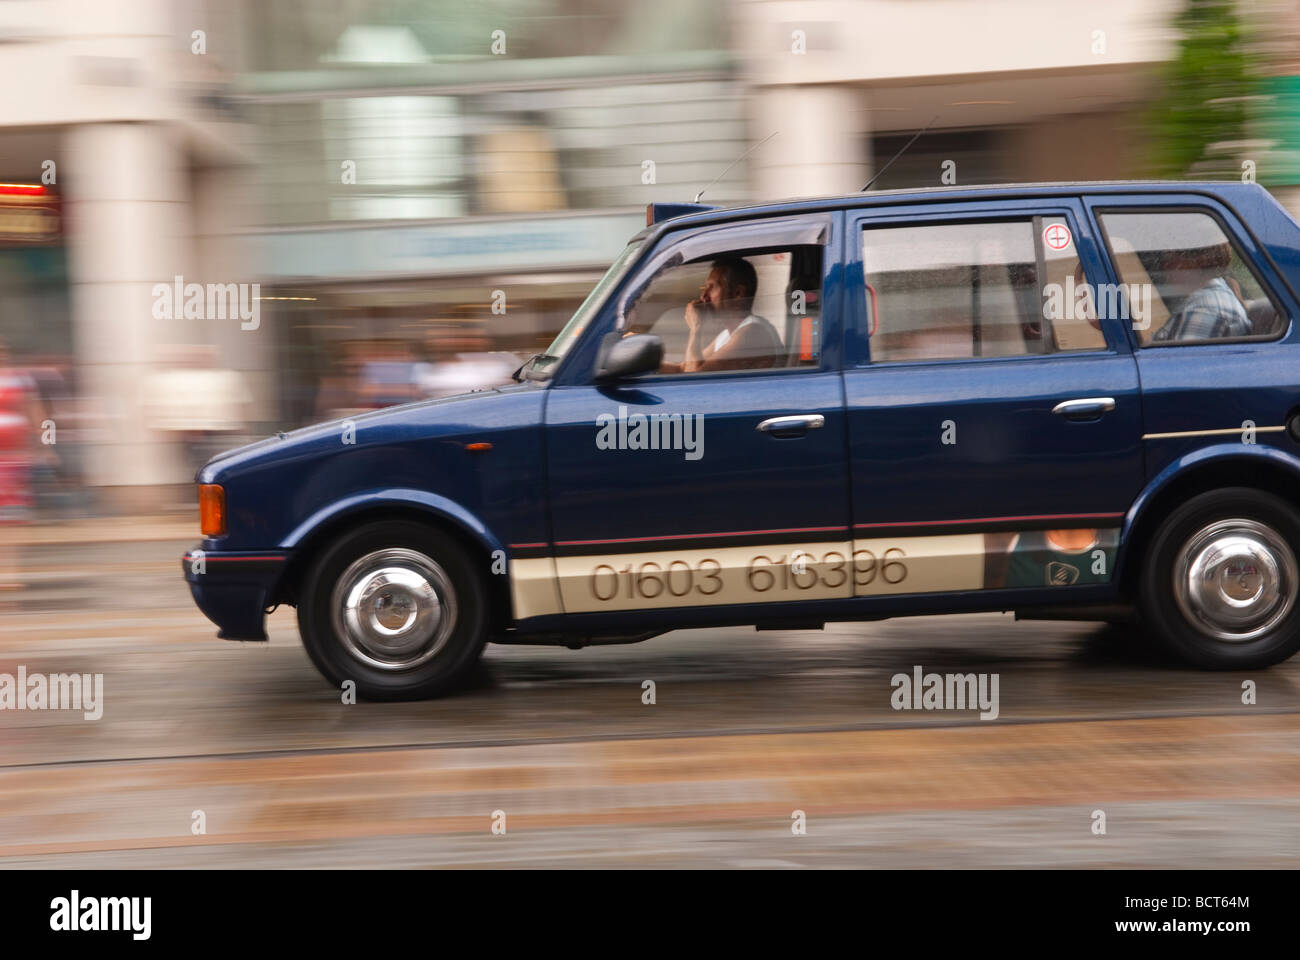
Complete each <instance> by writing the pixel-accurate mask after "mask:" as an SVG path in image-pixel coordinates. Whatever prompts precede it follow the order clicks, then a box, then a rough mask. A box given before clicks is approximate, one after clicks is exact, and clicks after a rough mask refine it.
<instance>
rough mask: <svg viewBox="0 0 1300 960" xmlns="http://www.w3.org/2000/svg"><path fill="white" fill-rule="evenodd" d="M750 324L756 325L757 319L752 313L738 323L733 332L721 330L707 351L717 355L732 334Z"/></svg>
mask: <svg viewBox="0 0 1300 960" xmlns="http://www.w3.org/2000/svg"><path fill="white" fill-rule="evenodd" d="M751 323H758V317H756V316H754V314H752V313H751V314H750V315H749V316H747V317H746V318H745V319H744V320H742V321H740V323H739V324H737V326H736V329H735V330H723V331H722V332H721V333H719V334H718V335H717V336H716V337H714V338H713V342H712V343H711V344H709V350H710V351H711V352H712V353H717V352H718V351H719V350H721V349H722V348H723V347H725V346H726V345H727V343H728V342H729V341H730V340H731V335H732V334H733V333H739V332H740V331H741V330H743V329H745V327H747V326H749V325H750V324H751Z"/></svg>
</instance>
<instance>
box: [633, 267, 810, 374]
mask: <svg viewBox="0 0 1300 960" xmlns="http://www.w3.org/2000/svg"><path fill="white" fill-rule="evenodd" d="M821 300H822V247H821V246H819V245H806V246H793V247H786V248H782V249H777V250H772V249H766V250H743V251H737V252H735V253H726V254H721V255H717V256H709V257H707V258H703V259H699V260H695V261H692V262H689V263H679V264H670V265H669V266H667V267H665V268H664V269H662V270H660V271H659V272H658V273H657V274H655V276H653V277H652V278H651V279H650V281H649V282H648V283H647V284H646V285H645V286H644V287H643V288H642V290H641V291H640V293H639V294H637V295H636V296H635V297H634V298H633V299H632V300H630V301H629V303H628V305H627V308H626V312H625V318H626V322H625V323H624V326H623V334H624V336H627V335H630V334H633V333H651V334H654V335H655V336H658V337H659V338H660V339H662V340H663V343H664V362H663V364H662V366H661V367H660V368H659V372H660V373H665V374H693V373H714V372H719V371H729V370H766V369H773V368H778V367H787V368H789V367H794V368H799V367H803V368H814V367H817V366H819V365H820V363H821V358H820V354H821V350H820V345H821V323H820V320H821Z"/></svg>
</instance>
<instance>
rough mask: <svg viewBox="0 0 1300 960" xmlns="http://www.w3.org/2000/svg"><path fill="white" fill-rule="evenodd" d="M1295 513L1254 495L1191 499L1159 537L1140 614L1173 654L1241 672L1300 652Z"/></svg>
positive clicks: (1237, 492) (1276, 500)
mask: <svg viewBox="0 0 1300 960" xmlns="http://www.w3.org/2000/svg"><path fill="white" fill-rule="evenodd" d="M1293 544H1300V514H1297V512H1296V510H1295V508H1294V507H1292V506H1291V505H1290V504H1289V503H1287V502H1286V501H1285V500H1282V499H1281V498H1280V497H1276V496H1274V495H1273V494H1270V493H1265V492H1263V491H1261V490H1253V489H1250V488H1245V487H1233V488H1229V489H1226V490H1216V491H1211V492H1208V493H1203V494H1200V495H1199V496H1196V497H1193V498H1192V499H1191V500H1189V501H1188V502H1187V503H1185V504H1183V505H1182V506H1181V507H1179V508H1178V509H1177V510H1175V511H1174V512H1173V513H1172V514H1171V515H1170V516H1169V518H1168V519H1167V520H1166V521H1165V522H1164V524H1163V525H1162V526H1161V527H1160V529H1159V531H1157V533H1156V536H1155V539H1154V540H1152V542H1151V546H1150V549H1149V550H1148V552H1147V556H1146V558H1145V568H1144V570H1143V575H1142V596H1141V607H1142V612H1143V615H1144V618H1145V619H1146V620H1147V621H1148V623H1149V624H1150V626H1152V627H1153V628H1154V629H1155V631H1156V634H1157V636H1158V638H1159V639H1160V640H1161V641H1162V642H1163V644H1164V646H1165V647H1166V648H1167V649H1168V650H1170V651H1171V652H1172V653H1173V654H1174V655H1175V656H1177V657H1179V658H1180V659H1182V660H1185V661H1187V662H1189V663H1192V664H1194V665H1196V666H1198V667H1204V668H1207V669H1211V670H1248V669H1253V668H1257V667H1267V666H1271V665H1272V664H1275V663H1280V662H1281V661H1283V660H1285V659H1287V658H1288V657H1290V656H1291V655H1292V654H1294V653H1295V652H1296V651H1297V650H1298V649H1300V604H1298V603H1297V594H1298V591H1300V565H1298V564H1297V560H1296V547H1295V546H1293Z"/></svg>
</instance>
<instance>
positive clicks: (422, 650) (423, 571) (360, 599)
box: [330, 547, 456, 670]
mask: <svg viewBox="0 0 1300 960" xmlns="http://www.w3.org/2000/svg"><path fill="white" fill-rule="evenodd" d="M330 608H331V610H333V614H334V629H335V631H336V632H337V633H338V636H339V637H340V639H342V641H343V643H344V645H345V646H346V647H347V649H348V651H349V652H350V653H351V654H352V655H353V656H354V657H356V658H357V659H358V660H360V661H362V662H363V663H365V664H367V665H369V666H372V667H378V668H379V669H381V670H409V669H411V668H412V667H417V666H419V665H420V664H422V663H426V662H427V661H429V660H430V659H432V658H433V657H434V656H436V655H437V653H438V651H439V650H441V649H442V648H443V646H445V645H446V643H447V638H448V637H449V636H450V635H451V631H452V628H453V627H455V625H456V594H455V591H454V590H453V589H452V586H451V580H450V579H448V577H447V574H446V572H445V571H444V570H443V569H442V567H440V566H438V564H436V563H434V562H433V561H432V560H430V559H429V558H428V557H426V556H425V555H424V554H422V553H420V552H418V551H416V550H407V549H405V548H398V547H394V548H390V549H387V550H377V551H375V552H374V553H368V554H366V555H365V556H364V557H361V558H360V559H359V560H357V561H355V562H354V563H352V564H351V565H350V566H349V567H348V568H347V569H346V570H344V571H343V575H342V576H341V577H339V579H338V582H337V583H336V584H335V586H334V593H333V596H332V597H331V603H330Z"/></svg>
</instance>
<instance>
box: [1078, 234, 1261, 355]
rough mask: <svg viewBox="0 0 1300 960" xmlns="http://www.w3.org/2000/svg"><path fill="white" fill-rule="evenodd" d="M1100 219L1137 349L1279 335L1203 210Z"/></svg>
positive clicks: (1242, 264) (1250, 276)
mask: <svg viewBox="0 0 1300 960" xmlns="http://www.w3.org/2000/svg"><path fill="white" fill-rule="evenodd" d="M1099 218H1100V220H1101V224H1102V229H1103V230H1104V232H1105V235H1106V242H1107V245H1108V246H1109V248H1110V255H1111V259H1112V261H1113V262H1114V264H1115V272H1116V273H1117V274H1118V275H1119V278H1120V282H1121V285H1122V291H1123V294H1124V300H1125V302H1126V304H1127V305H1128V310H1129V320H1130V322H1131V323H1132V325H1133V330H1134V332H1135V333H1136V334H1137V338H1138V342H1139V343H1140V344H1142V345H1143V346H1159V345H1169V344H1178V343H1206V342H1212V341H1215V340H1239V339H1257V340H1272V339H1275V338H1277V337H1279V336H1281V335H1282V333H1283V331H1284V329H1285V322H1284V318H1283V316H1282V313H1281V311H1280V310H1278V308H1277V306H1276V304H1275V303H1274V302H1273V301H1272V300H1271V299H1270V298H1269V296H1268V294H1267V293H1266V292H1265V290H1264V288H1263V286H1262V285H1261V284H1260V282H1259V280H1258V279H1257V278H1256V277H1255V275H1254V273H1252V272H1251V269H1250V267H1249V266H1248V265H1247V263H1246V261H1245V259H1243V258H1242V256H1241V254H1240V252H1239V251H1238V250H1237V249H1236V247H1235V246H1234V245H1233V243H1232V241H1230V240H1229V239H1228V237H1227V235H1226V234H1225V233H1224V232H1223V228H1222V227H1220V226H1219V223H1218V221H1217V220H1215V218H1214V217H1212V216H1210V215H1209V214H1208V213H1201V212H1197V211H1193V210H1180V211H1164V212H1160V211H1150V210H1144V211H1139V212H1115V211H1112V212H1109V213H1100V214H1099Z"/></svg>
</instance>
